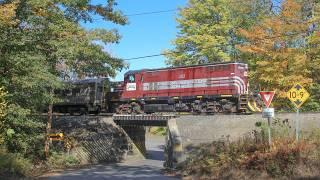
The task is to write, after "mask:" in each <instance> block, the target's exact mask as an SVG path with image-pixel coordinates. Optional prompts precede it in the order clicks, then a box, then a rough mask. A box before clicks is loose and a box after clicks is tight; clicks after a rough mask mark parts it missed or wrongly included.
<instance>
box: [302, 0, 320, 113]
mask: <svg viewBox="0 0 320 180" xmlns="http://www.w3.org/2000/svg"><path fill="white" fill-rule="evenodd" d="M305 3H306V6H307V7H308V8H307V9H306V10H308V11H307V13H306V17H307V19H308V21H309V23H310V24H311V25H310V28H309V34H310V35H309V37H308V38H307V48H306V50H307V56H308V60H309V61H310V65H309V69H310V72H311V78H312V79H313V83H312V85H311V86H310V89H309V90H310V94H311V97H310V99H309V101H308V103H307V104H306V106H305V109H306V110H313V111H319V110H320V46H319V44H320V1H319V0H309V1H306V2H305Z"/></svg>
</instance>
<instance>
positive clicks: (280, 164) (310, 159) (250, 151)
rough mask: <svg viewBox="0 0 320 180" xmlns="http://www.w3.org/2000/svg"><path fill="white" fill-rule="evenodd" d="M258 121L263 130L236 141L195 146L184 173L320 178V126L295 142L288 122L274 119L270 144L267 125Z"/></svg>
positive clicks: (200, 176)
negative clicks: (270, 144)
mask: <svg viewBox="0 0 320 180" xmlns="http://www.w3.org/2000/svg"><path fill="white" fill-rule="evenodd" d="M257 125H258V126H259V127H260V131H254V132H253V134H252V135H251V136H246V137H243V138H242V139H240V140H239V141H237V142H228V141H221V142H212V143H210V144H202V145H200V146H197V147H192V150H191V151H190V153H189V158H188V159H187V160H186V161H185V162H184V163H183V164H181V166H180V170H181V173H182V174H183V175H184V176H185V178H186V179H188V178H196V179H207V178H210V179H249V178H254V179H266V178H267V179H268V178H270V179H272V178H276V179H279V178H285V179H286V178H289V179H291V178H298V177H301V178H311V177H312V178H320V168H319V167H320V149H319V148H318V147H319V145H320V130H315V131H313V132H312V133H309V134H304V136H303V138H301V139H300V140H299V141H298V142H296V141H295V139H294V138H293V135H292V133H291V132H292V131H290V130H289V129H290V126H289V124H287V123H286V122H277V121H275V123H274V124H273V128H272V132H273V143H272V146H271V147H269V145H268V143H267V142H268V141H267V136H266V135H267V134H266V125H265V124H263V123H262V124H257ZM286 129H287V131H285V130H286Z"/></svg>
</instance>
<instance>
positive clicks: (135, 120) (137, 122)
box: [112, 114, 178, 126]
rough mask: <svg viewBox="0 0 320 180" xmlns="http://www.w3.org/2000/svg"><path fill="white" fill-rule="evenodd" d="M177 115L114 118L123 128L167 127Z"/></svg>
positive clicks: (119, 116) (117, 115)
mask: <svg viewBox="0 0 320 180" xmlns="http://www.w3.org/2000/svg"><path fill="white" fill-rule="evenodd" d="M176 117H178V116H176V115H145V114H143V115H121V114H115V115H113V116H112V119H113V121H114V122H115V123H116V124H118V125H122V126H167V123H168V120H169V119H172V118H176Z"/></svg>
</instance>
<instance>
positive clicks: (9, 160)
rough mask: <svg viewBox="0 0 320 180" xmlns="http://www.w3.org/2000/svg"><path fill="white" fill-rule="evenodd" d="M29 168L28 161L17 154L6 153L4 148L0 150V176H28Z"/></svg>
mask: <svg viewBox="0 0 320 180" xmlns="http://www.w3.org/2000/svg"><path fill="white" fill-rule="evenodd" d="M31 167H32V164H31V162H30V160H28V159H26V158H23V156H21V155H20V154H18V153H8V152H7V151H6V150H5V149H4V148H0V175H1V174H6V177H8V174H12V175H15V176H16V175H18V176H30V175H31V174H30V170H31Z"/></svg>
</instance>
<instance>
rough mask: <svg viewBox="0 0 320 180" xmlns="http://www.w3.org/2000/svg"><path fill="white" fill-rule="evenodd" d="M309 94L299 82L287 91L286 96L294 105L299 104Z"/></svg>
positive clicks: (297, 106) (298, 105)
mask: <svg viewBox="0 0 320 180" xmlns="http://www.w3.org/2000/svg"><path fill="white" fill-rule="evenodd" d="M309 96H310V94H309V93H308V91H307V90H306V89H304V88H303V86H301V85H300V84H296V85H294V86H293V87H292V88H291V89H290V90H289V91H288V92H287V97H288V98H289V100H290V101H291V102H292V103H293V104H294V105H295V106H296V108H300V106H301V105H302V104H303V103H304V102H305V101H306V100H307V99H308V98H309Z"/></svg>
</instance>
